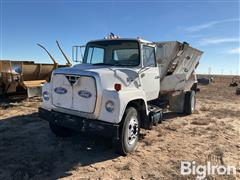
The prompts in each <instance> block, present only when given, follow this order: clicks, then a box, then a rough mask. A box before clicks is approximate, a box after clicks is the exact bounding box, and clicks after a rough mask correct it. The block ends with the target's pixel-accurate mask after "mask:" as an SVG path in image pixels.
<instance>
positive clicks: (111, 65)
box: [92, 63, 114, 66]
mask: <svg viewBox="0 0 240 180" xmlns="http://www.w3.org/2000/svg"><path fill="white" fill-rule="evenodd" d="M92 65H110V66H113V65H114V64H111V63H96V64H92Z"/></svg>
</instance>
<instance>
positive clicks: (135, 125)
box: [116, 107, 140, 155]
mask: <svg viewBox="0 0 240 180" xmlns="http://www.w3.org/2000/svg"><path fill="white" fill-rule="evenodd" d="M139 131H140V123H139V115H138V112H137V110H136V109H135V108H134V107H129V108H127V109H126V112H125V114H124V118H123V124H122V126H121V129H120V139H119V140H118V141H117V142H116V152H117V153H118V154H121V155H127V154H128V153H131V152H133V151H134V150H135V149H136V145H137V142H138V139H139Z"/></svg>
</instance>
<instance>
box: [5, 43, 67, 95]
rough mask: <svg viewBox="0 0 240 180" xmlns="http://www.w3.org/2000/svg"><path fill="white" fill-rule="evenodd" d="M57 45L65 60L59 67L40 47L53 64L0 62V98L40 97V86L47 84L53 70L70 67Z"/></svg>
mask: <svg viewBox="0 0 240 180" xmlns="http://www.w3.org/2000/svg"><path fill="white" fill-rule="evenodd" d="M57 45H58V47H59V49H60V51H61V52H62V54H63V56H64V57H65V59H66V60H67V63H66V64H65V65H59V64H58V63H57V62H56V60H55V59H54V58H53V56H52V55H51V54H50V53H49V51H48V50H47V49H46V48H45V47H44V46H42V45H40V44H38V46H40V47H41V48H43V49H44V50H45V51H46V52H47V54H48V55H49V57H50V58H51V60H52V61H53V64H40V63H35V62H33V61H11V60H1V61H0V96H1V97H6V96H8V95H13V94H14V95H15V94H26V93H27V95H28V97H33V96H41V89H42V85H43V84H44V83H45V82H48V81H49V80H50V77H51V73H52V71H53V70H54V69H57V68H61V67H66V66H71V63H70V61H69V59H68V58H67V56H66V55H65V53H64V52H63V50H62V49H61V47H60V45H59V43H58V42H57Z"/></svg>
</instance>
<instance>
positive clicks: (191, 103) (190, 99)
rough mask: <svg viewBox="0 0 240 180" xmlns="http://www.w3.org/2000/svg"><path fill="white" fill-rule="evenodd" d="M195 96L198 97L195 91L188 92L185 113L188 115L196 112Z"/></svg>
mask: <svg viewBox="0 0 240 180" xmlns="http://www.w3.org/2000/svg"><path fill="white" fill-rule="evenodd" d="M195 95H196V93H195V91H188V92H186V94H185V102H184V113H185V114H187V115H191V114H193V113H194V111H195V106H196V96H195Z"/></svg>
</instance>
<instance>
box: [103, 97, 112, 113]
mask: <svg viewBox="0 0 240 180" xmlns="http://www.w3.org/2000/svg"><path fill="white" fill-rule="evenodd" d="M105 108H106V110H107V111H108V112H113V110H114V102H113V101H110V100H109V101H107V102H106V104H105Z"/></svg>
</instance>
